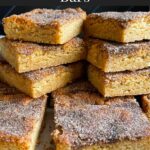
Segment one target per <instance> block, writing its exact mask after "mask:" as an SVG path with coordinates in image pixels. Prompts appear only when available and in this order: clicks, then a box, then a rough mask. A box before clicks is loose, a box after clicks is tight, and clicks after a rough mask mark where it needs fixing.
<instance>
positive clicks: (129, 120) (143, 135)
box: [52, 82, 150, 150]
mask: <svg viewBox="0 0 150 150" xmlns="http://www.w3.org/2000/svg"><path fill="white" fill-rule="evenodd" d="M53 98H54V101H55V108H54V110H55V123H56V127H55V128H56V129H55V131H54V132H53V134H52V135H53V139H54V142H55V144H56V150H104V149H105V150H123V149H124V150H126V149H128V150H148V149H150V145H149V142H150V122H149V120H148V118H147V117H146V115H145V114H144V113H143V112H142V110H141V108H140V106H139V104H138V103H137V102H136V100H135V99H134V98H133V97H118V98H106V99H105V98H103V97H102V96H101V95H100V94H99V93H98V92H97V91H96V90H95V89H94V88H93V87H92V86H91V85H90V84H89V83H86V82H83V83H82V82H81V83H75V84H72V85H69V86H68V87H65V88H62V89H59V90H56V92H53Z"/></svg>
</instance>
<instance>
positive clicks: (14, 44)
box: [0, 37, 85, 55]
mask: <svg viewBox="0 0 150 150" xmlns="http://www.w3.org/2000/svg"><path fill="white" fill-rule="evenodd" d="M0 43H1V44H2V45H4V47H8V48H11V50H13V51H14V52H15V53H17V54H24V55H32V54H33V53H35V52H36V51H38V50H39V49H40V50H41V51H55V52H56V53H57V52H58V51H64V52H65V49H67V48H68V47H70V49H68V50H70V51H71V50H72V49H71V48H72V47H73V48H74V47H77V48H81V47H83V48H84V46H85V44H84V42H83V40H82V39H81V38H78V37H75V38H73V39H71V40H70V41H69V42H67V43H65V44H63V45H47V44H37V43H30V42H23V41H13V40H9V39H7V38H2V39H0ZM2 47H3V46H2ZM11 50H10V51H11Z"/></svg>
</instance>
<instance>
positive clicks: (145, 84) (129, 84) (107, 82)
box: [88, 65, 150, 97]
mask: <svg viewBox="0 0 150 150" xmlns="http://www.w3.org/2000/svg"><path fill="white" fill-rule="evenodd" d="M88 79H89V81H90V82H91V83H92V84H93V85H94V86H95V87H96V88H97V89H98V91H99V92H100V93H101V94H102V95H103V96H104V97H115V96H127V95H143V94H149V93H150V68H146V69H141V70H136V71H122V72H111V73H105V72H103V71H101V70H100V69H98V68H96V67H95V66H93V65H89V68H88Z"/></svg>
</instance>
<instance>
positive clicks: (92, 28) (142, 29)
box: [84, 12, 150, 43]
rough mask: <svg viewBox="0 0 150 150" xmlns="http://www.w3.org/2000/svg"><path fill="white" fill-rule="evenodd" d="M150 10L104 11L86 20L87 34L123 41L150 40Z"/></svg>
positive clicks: (91, 15)
mask: <svg viewBox="0 0 150 150" xmlns="http://www.w3.org/2000/svg"><path fill="white" fill-rule="evenodd" d="M149 18H150V12H102V13H94V14H90V15H89V16H88V17H87V20H86V21H85V25H84V30H85V33H86V35H87V36H91V37H95V38H100V39H106V40H111V41H117V42H121V43H128V42H135V41H142V40H144V39H145V40H149V39H150V36H149V29H150V27H149Z"/></svg>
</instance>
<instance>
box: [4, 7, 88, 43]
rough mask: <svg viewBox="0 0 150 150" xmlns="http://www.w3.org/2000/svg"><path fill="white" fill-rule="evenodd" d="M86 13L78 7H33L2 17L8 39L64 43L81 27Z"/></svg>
mask: <svg viewBox="0 0 150 150" xmlns="http://www.w3.org/2000/svg"><path fill="white" fill-rule="evenodd" d="M85 19H86V13H85V12H84V11H83V10H82V9H80V8H77V9H71V8H68V9H64V10H52V9H34V10H32V11H30V12H27V13H24V14H20V15H12V16H10V17H7V18H4V19H3V24H4V31H5V33H6V36H7V38H8V39H14V40H23V41H29V42H37V43H45V44H64V43H66V42H68V41H69V40H71V39H72V38H73V37H75V36H77V35H78V34H79V33H80V32H81V29H82V25H83V21H84V20H85Z"/></svg>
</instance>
